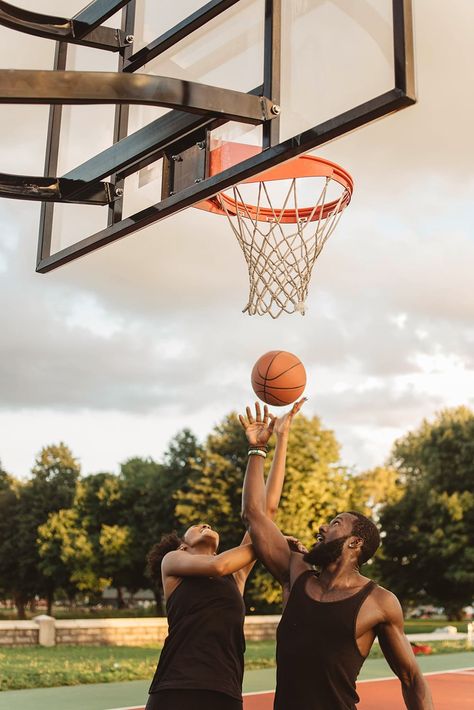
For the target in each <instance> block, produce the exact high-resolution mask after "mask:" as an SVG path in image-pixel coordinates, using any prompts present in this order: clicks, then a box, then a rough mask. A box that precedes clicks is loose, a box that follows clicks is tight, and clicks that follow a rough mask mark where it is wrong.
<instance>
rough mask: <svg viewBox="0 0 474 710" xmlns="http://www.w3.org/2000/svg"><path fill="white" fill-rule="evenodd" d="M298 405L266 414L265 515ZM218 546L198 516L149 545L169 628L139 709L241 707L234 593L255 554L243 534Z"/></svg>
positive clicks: (239, 628)
mask: <svg viewBox="0 0 474 710" xmlns="http://www.w3.org/2000/svg"><path fill="white" fill-rule="evenodd" d="M302 404H303V400H301V401H300V402H297V403H296V404H295V405H294V406H293V408H292V410H291V411H290V412H288V413H287V414H286V415H285V416H283V417H282V418H281V419H275V420H274V425H273V428H274V431H275V433H276V437H277V442H276V447H275V454H274V457H273V462H272V466H271V470H270V474H269V476H268V479H267V483H266V489H265V490H266V506H267V513H268V515H269V516H270V517H274V515H275V513H276V511H277V508H278V503H279V501H280V496H281V490H282V485H283V479H284V473H285V460H286V449H287V441H288V434H289V430H290V426H291V422H292V420H293V417H294V415H295V414H296V413H297V412H298V411H299V410H300V408H301V406H302ZM265 410H266V411H267V408H266V407H265ZM249 455H252V456H257V455H262V452H260V453H251V451H250V450H249ZM218 546H219V535H218V533H217V532H216V531H215V530H213V529H212V528H211V526H210V525H207V524H206V523H201V524H199V525H192V526H191V527H190V528H188V529H187V530H186V532H185V534H184V536H183V538H182V539H180V538H179V537H178V536H177V535H174V534H173V535H167V536H165V537H164V538H163V539H162V540H161V542H159V543H158V544H157V545H155V546H154V547H153V548H152V550H151V552H150V555H149V558H148V560H149V566H150V570H151V573H152V576H153V577H154V579H155V580H158V579H159V578H160V574H161V579H162V583H163V590H164V595H165V600H166V611H167V616H168V623H169V634H168V637H167V639H166V641H165V644H164V647H163V651H162V653H161V657H160V661H159V663H158V667H157V669H156V673H155V676H154V678H153V681H152V684H151V687H150V691H149V692H150V695H149V699H148V703H147V706H146V710H242V678H243V669H244V651H245V640H244V634H243V624H244V620H245V605H244V602H243V599H242V595H243V593H244V588H245V583H246V581H247V577H248V575H249V574H250V571H251V569H252V567H253V565H254V563H255V554H254V550H253V547H252V545H251V544H250V538H249V536H248V534H246V535H245V536H244V538H243V540H242V543H241V544H240V546H239V547H235V548H233V549H231V550H227V551H226V552H221V553H220V554H217V549H218Z"/></svg>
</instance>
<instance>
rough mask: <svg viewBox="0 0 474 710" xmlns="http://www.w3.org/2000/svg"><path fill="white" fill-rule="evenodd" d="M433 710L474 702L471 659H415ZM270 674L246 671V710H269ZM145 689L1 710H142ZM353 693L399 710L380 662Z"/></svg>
mask: <svg viewBox="0 0 474 710" xmlns="http://www.w3.org/2000/svg"><path fill="white" fill-rule="evenodd" d="M418 660H419V662H420V666H421V668H422V670H423V673H424V674H425V676H426V678H427V681H428V683H429V685H430V688H431V690H432V692H433V699H434V703H435V708H436V710H454V709H455V710H470V708H471V707H472V701H473V698H474V664H473V653H454V654H448V655H444V656H431V657H430V656H426V657H424V658H423V657H422V658H419V659H418ZM274 683H275V669H274V668H269V669H265V670H260V671H247V672H246V673H245V678H244V693H245V696H244V697H245V700H244V708H245V710H272V701H273V688H274ZM148 686H149V683H148V682H147V681H133V682H130V683H102V684H98V685H82V686H73V687H65V688H43V689H37V690H17V691H8V692H4V693H0V710H30V708H31V710H33V708H34V710H50V709H51V708H58V710H59V709H60V710H83V708H84V707H87V708H88V710H142V708H143V704H142V703H143V700H144V698H146V693H147V690H148ZM357 692H358V693H359V696H360V698H361V701H360V703H359V704H358V708H359V710H381V708H384V709H385V708H386V710H399V708H401V707H403V705H402V702H403V701H402V696H401V690H400V684H399V682H398V680H397V679H395V678H394V677H393V675H391V674H390V671H389V669H388V666H387V664H386V663H385V661H384V660H383V659H377V660H369V661H367V662H366V664H365V665H364V666H363V668H362V671H361V676H360V681H359V683H358V686H357Z"/></svg>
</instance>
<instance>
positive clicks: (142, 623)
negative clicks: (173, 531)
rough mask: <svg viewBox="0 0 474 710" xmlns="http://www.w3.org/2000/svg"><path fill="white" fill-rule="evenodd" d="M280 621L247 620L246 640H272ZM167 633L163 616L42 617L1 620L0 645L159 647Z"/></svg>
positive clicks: (274, 619)
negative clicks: (24, 619) (120, 617)
mask: <svg viewBox="0 0 474 710" xmlns="http://www.w3.org/2000/svg"><path fill="white" fill-rule="evenodd" d="M279 620H280V617H279V616H249V617H247V618H246V620H245V627H244V631H245V637H246V639H247V640H248V641H262V640H266V639H274V638H275V631H276V627H277V625H278V622H279ZM40 629H42V634H41V639H40ZM46 629H47V631H46ZM167 633H168V623H167V620H166V619H165V618H163V617H151V618H146V619H143V618H140V619H134V618H129V619H94V620H82V619H58V620H54V619H52V618H51V617H46V616H41V617H37V618H36V620H35V621H0V646H32V645H37V644H38V643H41V645H47V646H50V645H66V646H81V645H84V646H146V645H161V644H162V643H163V641H164V640H165V638H166V635H167Z"/></svg>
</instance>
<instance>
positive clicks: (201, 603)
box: [149, 575, 245, 699]
mask: <svg viewBox="0 0 474 710" xmlns="http://www.w3.org/2000/svg"><path fill="white" fill-rule="evenodd" d="M166 611H167V615H168V625H169V630H168V637H167V638H166V640H165V643H164V646H163V650H162V652H161V656H160V660H159V663H158V667H157V669H156V673H155V676H154V678H153V681H152V684H151V686H150V691H149V692H150V693H156V692H158V691H159V690H171V689H181V690H186V689H190V690H199V689H201V690H214V691H217V692H220V693H226V694H227V695H230V696H232V697H233V698H238V699H241V698H242V678H243V672H244V651H245V639H244V631H243V626H244V620H245V605H244V602H243V599H242V595H241V594H240V592H239V590H238V587H237V584H236V582H235V580H234V577H233V576H232V575H229V576H226V577H184V578H183V580H182V582H181V583H180V585H179V586H178V587H177V588H176V589H175V590H174V592H173V593H172V594H171V596H170V597H169V599H168V601H167V604H166Z"/></svg>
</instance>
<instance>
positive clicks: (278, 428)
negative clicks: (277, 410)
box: [273, 397, 307, 438]
mask: <svg viewBox="0 0 474 710" xmlns="http://www.w3.org/2000/svg"><path fill="white" fill-rule="evenodd" d="M306 399H307V398H306V397H303V398H302V399H300V400H299V401H298V402H295V403H294V405H293V406H292V408H291V409H290V411H289V412H287V413H286V414H284V415H283V416H282V417H278V418H277V419H275V422H274V426H273V431H274V432H275V434H276V435H277V438H280V437H282V436H288V434H289V433H290V428H291V424H292V422H293V418H294V416H295V414H298V412H299V411H300V409H301V407H302V406H303V404H304V403H305V402H306Z"/></svg>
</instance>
